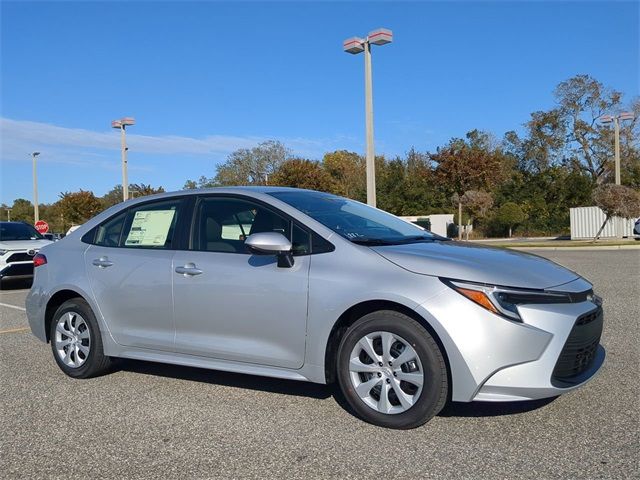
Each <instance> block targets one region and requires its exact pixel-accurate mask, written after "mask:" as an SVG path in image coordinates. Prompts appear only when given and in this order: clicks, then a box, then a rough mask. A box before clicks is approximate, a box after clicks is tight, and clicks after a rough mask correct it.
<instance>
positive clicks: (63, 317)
mask: <svg viewBox="0 0 640 480" xmlns="http://www.w3.org/2000/svg"><path fill="white" fill-rule="evenodd" d="M50 339H51V350H52V351H53V358H55V360H56V363H57V364H58V366H59V367H60V369H61V370H62V371H63V372H64V373H66V374H67V375H69V376H70V377H74V378H90V377H95V376H97V375H102V374H103V373H105V372H107V371H108V370H109V368H110V367H111V366H112V360H111V358H110V357H107V356H105V355H104V351H103V347H102V338H101V337H100V328H99V327H98V322H97V321H96V317H95V315H94V314H93V310H91V307H90V306H89V304H88V303H87V302H86V301H85V300H84V299H82V298H73V299H71V300H67V301H66V302H64V303H63V304H62V305H60V307H59V308H58V310H56V313H55V314H54V315H53V319H52V321H51V330H50Z"/></svg>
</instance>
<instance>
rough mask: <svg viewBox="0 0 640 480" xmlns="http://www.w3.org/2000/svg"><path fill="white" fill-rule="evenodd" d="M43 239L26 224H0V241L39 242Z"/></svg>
mask: <svg viewBox="0 0 640 480" xmlns="http://www.w3.org/2000/svg"><path fill="white" fill-rule="evenodd" d="M43 238H44V237H43V236H42V235H40V234H39V233H38V232H37V231H36V229H35V228H33V227H32V226H31V225H28V224H26V223H19V222H15V223H14V222H2V223H0V241H8V240H40V239H43Z"/></svg>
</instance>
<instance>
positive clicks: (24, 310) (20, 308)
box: [0, 303, 27, 312]
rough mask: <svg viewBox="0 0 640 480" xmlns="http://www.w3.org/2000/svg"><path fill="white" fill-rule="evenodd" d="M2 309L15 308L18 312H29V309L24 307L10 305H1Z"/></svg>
mask: <svg viewBox="0 0 640 480" xmlns="http://www.w3.org/2000/svg"><path fill="white" fill-rule="evenodd" d="M0 307H7V308H15V309H16V310H20V311H21V312H26V311H27V309H26V308H24V307H18V306H17V305H9V304H8V303H0Z"/></svg>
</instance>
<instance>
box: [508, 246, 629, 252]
mask: <svg viewBox="0 0 640 480" xmlns="http://www.w3.org/2000/svg"><path fill="white" fill-rule="evenodd" d="M505 248H511V249H513V250H553V251H555V250H581V251H585V250H591V251H596V250H640V245H603V246H601V247H597V246H593V247H505Z"/></svg>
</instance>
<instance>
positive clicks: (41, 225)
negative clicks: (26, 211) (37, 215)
mask: <svg viewBox="0 0 640 480" xmlns="http://www.w3.org/2000/svg"><path fill="white" fill-rule="evenodd" d="M34 226H35V227H36V230H37V231H38V233H40V234H42V233H47V232H48V231H49V224H48V223H47V222H45V221H44V220H38V221H37V222H36V224H35V225H34Z"/></svg>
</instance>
